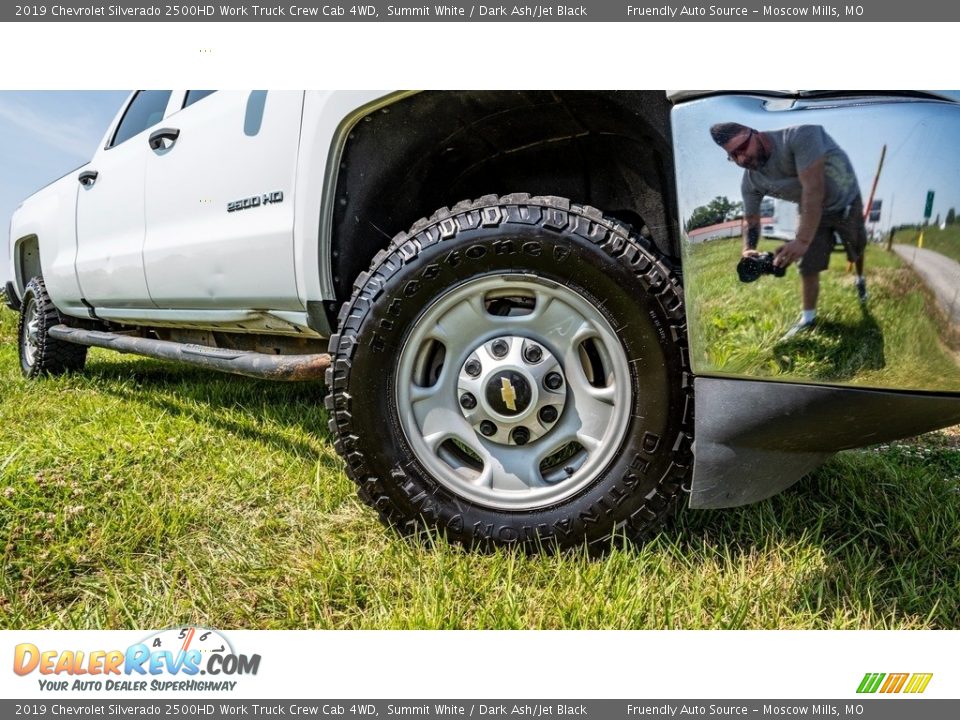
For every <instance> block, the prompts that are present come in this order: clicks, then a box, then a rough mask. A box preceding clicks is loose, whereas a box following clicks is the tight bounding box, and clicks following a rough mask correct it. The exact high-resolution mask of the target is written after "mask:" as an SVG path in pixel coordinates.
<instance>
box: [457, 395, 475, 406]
mask: <svg viewBox="0 0 960 720" xmlns="http://www.w3.org/2000/svg"><path fill="white" fill-rule="evenodd" d="M476 406H477V399H476V398H475V397H474V396H473V395H471V394H470V393H464V394H463V395H461V396H460V407H462V408H463V409H465V410H473V409H474V408H475V407H476Z"/></svg>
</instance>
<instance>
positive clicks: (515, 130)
mask: <svg viewBox="0 0 960 720" xmlns="http://www.w3.org/2000/svg"><path fill="white" fill-rule="evenodd" d="M669 118H670V103H669V101H668V99H667V97H666V95H665V94H664V93H661V92H654V91H636V92H612V91H576V92H551V91H454V92H422V93H416V94H409V95H404V94H401V95H397V96H395V98H394V99H393V101H392V102H390V103H377V104H375V105H373V106H371V107H370V109H369V112H368V113H367V114H365V115H362V116H358V117H355V118H353V121H354V124H353V125H352V127H351V128H350V130H349V132H348V133H346V134H345V135H344V137H343V140H342V146H341V147H340V148H339V149H338V152H337V153H336V156H337V159H338V162H337V163H336V165H335V166H334V167H335V168H336V170H335V172H336V176H335V179H334V178H330V179H328V184H327V187H328V190H330V191H331V193H332V194H331V196H330V197H328V199H327V200H326V202H325V209H324V217H325V218H326V219H327V222H329V234H330V244H329V248H328V249H327V252H328V253H329V255H328V256H326V257H324V256H321V258H320V263H321V270H322V271H323V272H326V273H329V277H328V280H329V283H330V284H329V286H330V287H332V288H333V290H334V294H335V298H334V299H335V304H336V305H339V303H341V302H343V301H344V300H346V299H347V298H349V296H350V293H351V290H352V286H353V282H354V280H355V278H356V277H357V275H359V274H360V273H361V272H363V271H364V270H366V269H367V268H368V267H369V265H370V262H371V260H372V258H373V257H374V255H375V254H376V253H377V252H378V251H379V250H382V249H383V248H385V247H386V246H387V244H388V243H389V241H390V239H391V237H392V236H393V235H394V234H395V233H397V232H399V231H402V230H405V229H406V228H408V227H410V226H411V225H412V224H413V223H414V222H415V221H416V220H417V219H419V218H421V217H423V216H427V215H429V214H430V213H432V212H433V211H434V210H436V209H437V208H440V207H444V206H449V205H453V204H455V203H456V202H458V201H461V200H463V199H465V198H469V197H480V196H483V195H486V194H497V193H500V194H502V193H508V192H528V193H531V194H535V195H536V194H542V195H563V196H566V197H572V198H576V199H577V200H578V201H579V202H584V203H588V204H590V205H593V206H596V207H600V208H602V209H603V210H604V211H605V212H606V213H607V214H609V215H612V216H614V217H617V218H618V219H620V220H623V221H625V222H628V223H630V224H631V225H634V226H636V229H637V230H641V226H642V229H643V233H644V234H645V235H647V236H648V237H649V239H650V240H651V241H652V242H653V244H654V245H655V246H656V248H657V250H658V251H659V252H660V253H661V254H662V255H663V256H664V257H666V258H678V257H679V237H678V230H677V223H676V220H675V218H676V196H675V183H674V175H673V156H672V145H671V137H670V122H669ZM331 180H333V182H331ZM324 254H326V253H324ZM677 267H679V265H677ZM333 307H334V306H333V305H331V306H330V307H329V308H328V310H330V311H332V310H333ZM333 320H334V318H331V321H333ZM332 324H333V323H332ZM334 326H335V324H334Z"/></svg>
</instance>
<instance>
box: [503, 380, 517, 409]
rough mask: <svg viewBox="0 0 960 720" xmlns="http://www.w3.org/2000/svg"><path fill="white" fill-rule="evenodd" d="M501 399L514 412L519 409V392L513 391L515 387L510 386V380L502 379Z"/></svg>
mask: <svg viewBox="0 0 960 720" xmlns="http://www.w3.org/2000/svg"><path fill="white" fill-rule="evenodd" d="M500 397H502V398H503V402H504V404H505V405H506V406H507V407H508V408H509V409H510V410H513V411H516V409H517V391H516V390H514V389H513V385H511V384H510V380H508V379H507V378H500Z"/></svg>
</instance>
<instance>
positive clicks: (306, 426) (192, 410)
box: [85, 358, 332, 457]
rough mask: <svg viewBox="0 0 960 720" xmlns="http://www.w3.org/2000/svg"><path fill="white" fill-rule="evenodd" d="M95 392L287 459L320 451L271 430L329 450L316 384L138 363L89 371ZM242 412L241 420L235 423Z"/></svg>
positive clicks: (102, 364)
mask: <svg viewBox="0 0 960 720" xmlns="http://www.w3.org/2000/svg"><path fill="white" fill-rule="evenodd" d="M85 374H86V375H87V376H89V377H90V378H91V379H92V380H93V382H94V384H95V385H96V387H97V388H98V389H99V390H102V391H103V392H107V393H110V394H111V395H115V396H117V397H120V398H122V399H123V400H125V401H129V402H134V403H140V404H147V405H150V406H152V407H154V408H156V409H157V410H160V411H163V412H165V413H169V414H171V415H173V416H183V415H185V416H187V417H189V418H190V419H191V420H193V421H195V422H198V423H201V424H203V425H207V426H209V427H211V428H214V429H216V430H218V431H223V432H230V433H233V434H234V435H236V436H238V437H241V438H244V439H247V440H255V441H260V442H265V443H268V444H270V445H271V446H273V447H274V448H276V449H277V450H281V451H283V452H286V453H291V454H294V455H297V456H301V457H302V456H308V457H316V456H317V455H318V454H319V453H320V451H321V448H320V447H319V446H317V445H313V444H310V443H306V442H300V441H296V440H293V439H291V438H290V437H288V436H284V435H283V434H281V433H278V432H274V431H272V430H271V429H270V426H276V425H279V426H286V427H297V428H300V429H301V430H302V431H303V432H304V433H305V434H307V435H309V436H313V437H316V438H317V439H318V441H322V442H323V443H327V444H331V443H332V436H331V435H330V431H329V429H328V427H327V420H328V416H327V411H326V409H324V407H323V398H324V395H325V394H326V393H325V390H324V385H323V383H322V382H320V381H315V382H297V383H281V382H270V381H268V380H256V379H254V378H247V377H241V376H236V375H227V374H223V373H217V372H214V371H210V370H204V369H202V368H193V367H188V366H178V365H172V364H166V363H163V362H161V361H156V360H151V359H146V358H138V359H137V360H136V361H135V362H129V361H109V360H108V361H101V360H99V359H97V360H96V361H94V362H91V363H89V364H88V365H87V369H86V372H85ZM238 411H239V412H241V413H242V414H243V416H245V417H238V416H237V413H238Z"/></svg>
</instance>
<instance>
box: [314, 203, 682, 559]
mask: <svg viewBox="0 0 960 720" xmlns="http://www.w3.org/2000/svg"><path fill="white" fill-rule="evenodd" d="M684 330H685V327H684V308H683V296H682V290H681V288H680V286H679V284H678V283H677V281H676V280H675V279H674V278H673V277H671V275H670V273H669V271H668V270H667V268H666V267H665V266H664V265H663V264H662V263H661V262H660V261H659V260H658V259H657V257H656V256H655V254H654V253H653V252H652V251H651V250H650V249H649V248H648V247H646V246H645V245H644V244H643V242H642V241H641V240H640V239H639V238H637V237H636V236H634V235H631V234H630V232H629V230H628V228H627V227H626V226H624V225H622V224H621V223H618V222H617V221H615V220H611V219H609V218H606V217H604V216H603V215H602V213H600V212H599V211H598V210H595V209H593V208H590V207H586V206H581V205H576V204H573V203H571V202H570V201H568V200H565V199H562V198H556V197H529V196H527V195H508V196H505V197H500V198H498V197H496V196H489V197H484V198H481V199H480V200H478V201H474V202H465V203H461V204H459V205H457V206H455V207H453V208H451V209H449V210H447V209H444V210H441V211H439V212H437V213H435V214H434V215H433V216H432V217H431V218H429V219H428V220H422V221H420V222H418V223H416V224H415V225H414V227H413V228H412V229H411V230H410V231H409V232H408V233H403V234H401V235H398V236H397V237H396V238H394V240H393V242H392V243H391V246H390V247H389V248H388V249H387V250H386V251H384V252H381V253H380V254H379V255H378V256H377V258H376V259H375V260H374V263H373V266H372V267H371V269H370V271H369V272H367V273H364V274H363V275H362V276H361V277H360V278H359V279H358V280H357V283H356V284H355V289H354V293H353V297H352V298H351V300H350V301H349V302H348V303H346V304H345V305H344V307H343V309H342V311H341V315H340V330H339V334H338V335H335V336H334V337H333V338H332V339H331V344H330V350H331V354H332V356H333V357H332V361H333V362H332V366H331V368H330V370H329V371H328V375H327V385H328V388H329V390H330V394H329V396H328V398H327V407H328V408H329V409H330V411H331V420H330V426H331V429H332V431H333V433H334V434H335V441H336V445H337V448H338V450H339V451H340V452H341V454H342V455H343V457H344V458H345V460H346V463H347V471H348V473H349V475H350V476H351V477H352V478H353V480H354V481H355V482H356V483H357V484H358V486H359V489H360V495H361V497H363V499H364V500H365V501H366V502H368V503H369V504H370V505H372V506H373V507H374V508H376V509H377V510H378V511H379V513H380V515H381V517H382V518H383V520H385V521H386V522H387V523H389V524H391V525H393V526H396V527H398V528H400V529H401V530H414V529H417V528H418V527H424V526H427V527H430V528H433V529H436V530H438V531H440V532H442V533H443V534H445V535H446V536H447V537H449V538H450V539H452V540H455V541H457V542H460V543H463V544H465V545H467V546H470V547H473V546H482V547H488V546H492V545H500V544H504V545H506V544H521V545H524V546H526V547H527V548H529V549H535V548H546V549H555V548H560V547H569V546H573V545H582V544H584V543H586V544H588V545H602V544H604V543H607V542H609V539H610V538H611V536H612V535H613V534H614V533H623V534H624V535H628V536H632V537H637V536H641V535H645V534H647V533H649V532H650V531H651V530H652V529H654V528H656V527H657V526H658V525H659V524H660V522H661V521H662V520H663V518H664V517H665V516H666V515H667V514H668V513H669V511H670V510H671V509H672V508H673V507H674V506H675V505H676V504H677V502H678V501H679V498H680V495H681V493H682V489H683V488H684V486H685V485H686V484H687V478H688V474H689V468H690V462H689V459H690V432H691V425H692V397H691V392H692V384H691V382H690V377H689V372H688V368H687V366H686V362H687V353H686V351H685V335H684Z"/></svg>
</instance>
